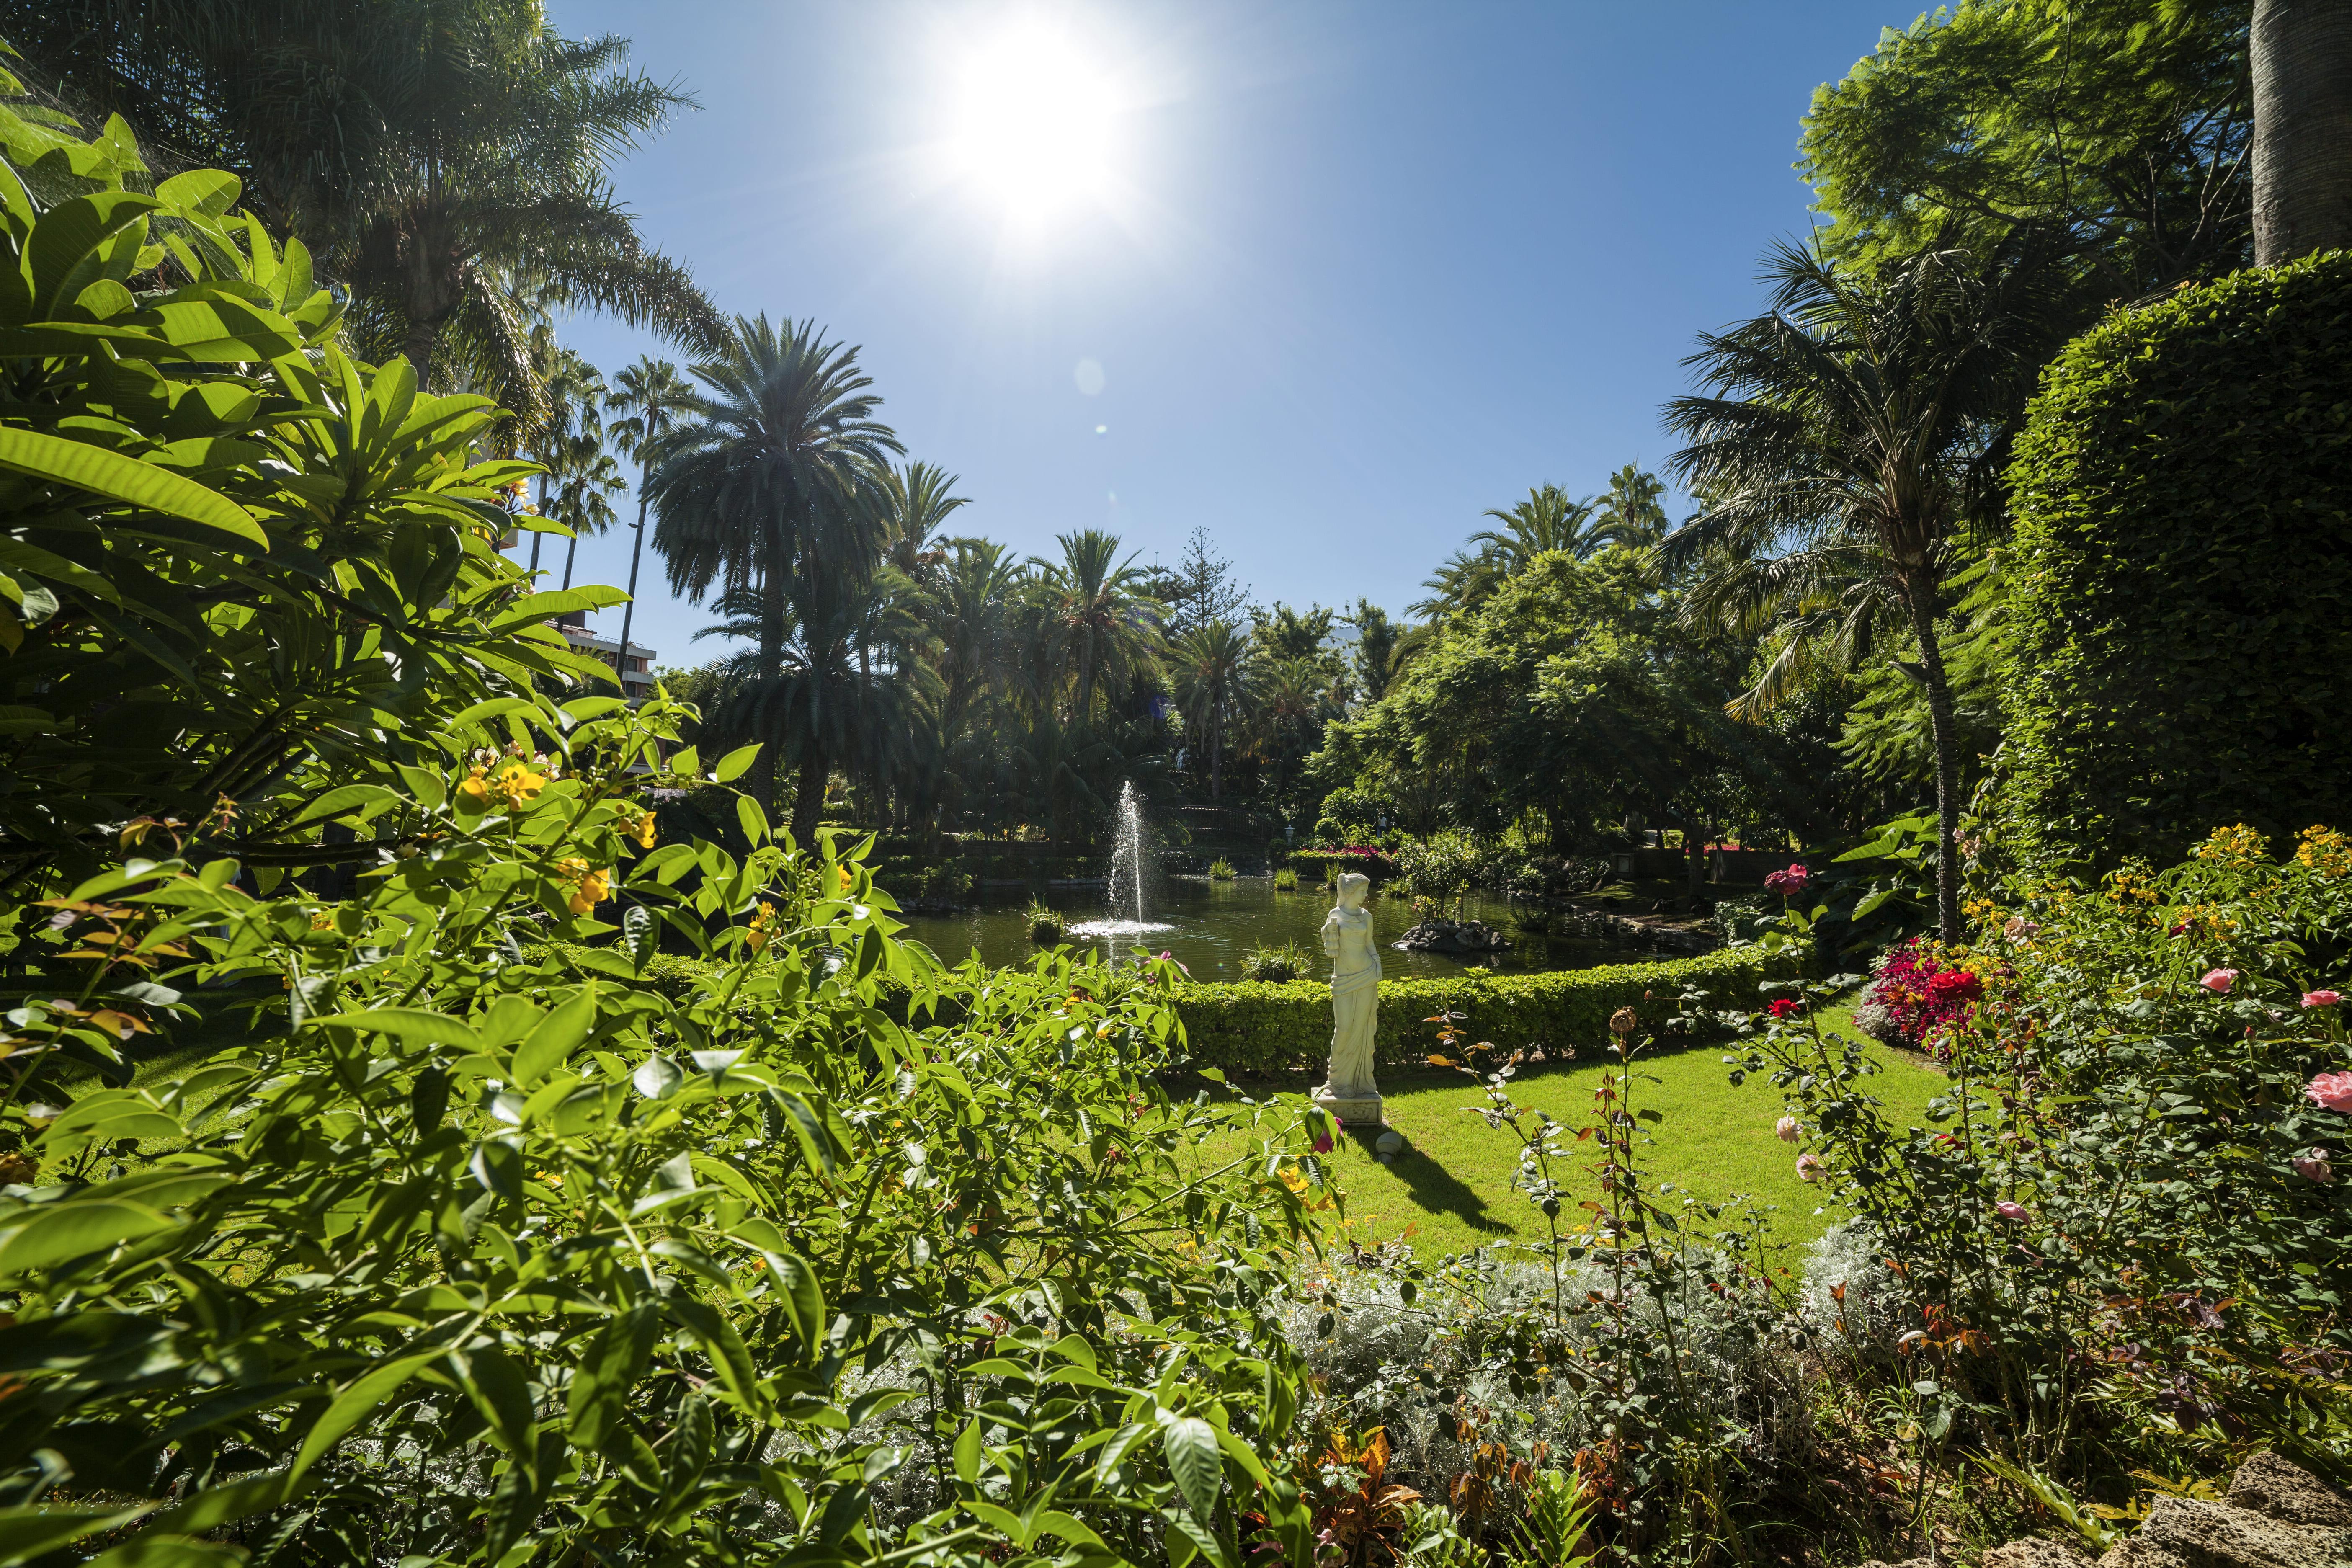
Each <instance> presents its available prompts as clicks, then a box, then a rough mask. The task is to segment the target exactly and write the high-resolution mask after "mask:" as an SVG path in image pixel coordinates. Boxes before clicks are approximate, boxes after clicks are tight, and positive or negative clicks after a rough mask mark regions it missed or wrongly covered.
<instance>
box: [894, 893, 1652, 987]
mask: <svg viewBox="0 0 2352 1568" xmlns="http://www.w3.org/2000/svg"><path fill="white" fill-rule="evenodd" d="M1105 900H1106V895H1105V893H1104V892H1103V891H1102V890H1101V889H1063V890H1057V891H1055V892H1053V893H1051V894H1048V895H1047V896H1046V898H1045V903H1046V904H1048V905H1049V906H1051V907H1052V908H1053V909H1055V910H1059V911H1060V912H1062V913H1063V914H1064V915H1066V916H1067V917H1068V919H1069V921H1070V922H1071V926H1072V931H1071V933H1070V935H1069V936H1068V937H1067V938H1066V942H1067V945H1069V946H1072V947H1087V946H1092V947H1093V948H1094V949H1095V950H1096V951H1097V952H1099V953H1101V954H1102V955H1103V956H1104V957H1106V958H1109V959H1113V960H1119V959H1125V958H1128V957H1130V956H1132V955H1133V954H1134V953H1136V952H1139V951H1140V952H1150V953H1158V952H1162V951H1165V952H1171V953H1173V954H1175V956H1176V957H1177V959H1178V960H1180V961H1181V963H1183V964H1184V966H1185V967H1186V968H1187V969H1189V970H1191V971H1192V976H1193V978H1194V979H1196V980H1239V979H1240V978H1242V960H1243V959H1244V957H1246V956H1248V954H1249V952H1251V950H1252V949H1254V948H1256V947H1258V946H1259V945H1261V944H1263V945H1265V946H1267V947H1279V946H1281V945H1282V944H1283V943H1284V942H1297V944H1298V945H1299V946H1300V947H1302V948H1304V949H1306V950H1307V955H1308V958H1309V960H1310V965H1309V968H1308V970H1307V973H1308V975H1309V977H1311V978H1315V979H1327V978H1328V976H1329V973H1330V972H1329V970H1328V968H1326V967H1325V964H1326V960H1325V959H1324V957H1323V946H1322V938H1321V935H1320V933H1321V931H1322V929H1323V917H1324V916H1325V915H1326V914H1328V912H1329V911H1330V909H1331V902H1332V899H1331V895H1330V893H1328V892H1327V891H1326V890H1324V889H1321V888H1319V887H1313V886H1309V887H1304V888H1301V889H1299V890H1298V891H1297V892H1295V893H1284V892H1276V890H1275V888H1274V883H1273V881H1272V879H1269V878H1265V877H1243V878H1238V879H1235V880H1234V881H1230V882H1213V881H1211V880H1209V879H1207V878H1206V877H1167V878H1162V879H1160V880H1159V881H1158V883H1157V884H1156V885H1155V886H1154V887H1153V888H1152V889H1151V892H1150V900H1149V902H1148V904H1147V906H1146V909H1145V923H1144V926H1143V929H1141V930H1138V929H1136V927H1135V925H1134V922H1133V921H1132V920H1131V919H1127V920H1116V921H1115V920H1113V919H1112V918H1111V917H1110V916H1109V914H1108V912H1107V911H1106V910H1105V909H1104V903H1105ZM1028 905H1029V899H1028V896H1027V895H1026V894H1020V893H1013V892H1010V891H1007V892H1003V893H1001V894H999V895H997V896H996V897H995V898H987V897H985V896H984V895H983V897H982V900H981V902H980V904H979V907H978V908H976V909H974V910H971V912H969V913H966V914H961V915H908V916H904V917H902V918H903V919H905V921H906V922H907V925H908V931H907V935H908V936H909V937H912V938H913V939H914V940H915V941H917V942H922V943H923V944H924V945H925V946H927V947H929V948H930V949H931V951H933V952H936V953H938V954H939V955H940V958H942V959H944V960H945V961H947V962H948V963H962V962H963V960H964V959H965V958H966V957H968V956H969V955H970V954H971V952H974V951H977V952H979V954H980V957H981V961H982V963H988V964H992V965H996V966H1000V967H1002V966H1004V965H1019V964H1025V963H1028V962H1029V961H1030V959H1031V958H1033V957H1034V956H1035V954H1036V952H1037V948H1036V945H1035V944H1034V943H1033V942H1031V941H1030V940H1029V922H1028V920H1027V919H1026V917H1025V914H1024V911H1025V910H1027V908H1028ZM1371 910H1372V921H1373V931H1374V933H1375V935H1376V936H1377V937H1378V939H1379V942H1380V943H1381V973H1382V974H1384V975H1386V976H1389V977H1391V978H1396V977H1401V976H1404V975H1409V974H1459V973H1462V971H1463V970H1464V969H1465V968H1467V967H1469V966H1470V965H1471V964H1473V963H1484V964H1485V965H1486V967H1487V968H1489V969H1496V970H1517V971H1526V970H1537V969H1589V968H1591V967H1592V966H1593V965H1595V964H1601V963H1632V962H1633V961H1635V960H1638V959H1641V958H1645V957H1648V956H1650V954H1649V952H1647V950H1645V949H1643V948H1638V947H1633V946H1629V945H1619V944H1616V943H1613V942H1603V941H1595V940H1593V939H1591V938H1585V937H1568V936H1559V935H1549V934H1545V933H1540V932H1538V933H1532V934H1531V933H1529V932H1526V931H1520V930H1518V929H1517V928H1516V927H1515V926H1514V925H1513V923H1512V921H1511V910H1510V906H1509V905H1508V904H1507V903H1506V902H1505V901H1504V900H1499V899H1472V900H1469V901H1468V902H1467V904H1466V905H1465V912H1466V913H1467V914H1468V915H1469V916H1470V917H1471V918H1473V919H1475V920H1483V921H1486V922H1487V923H1488V924H1490V925H1493V926H1495V927H1496V928H1498V929H1500V930H1501V931H1504V932H1505V933H1506V934H1507V935H1508V936H1509V937H1510V939H1511V943H1512V945H1511V948H1510V950H1509V951H1508V952H1500V953H1491V954H1484V955H1476V956H1465V957H1454V956H1451V955H1449V954H1445V953H1438V952H1398V951H1397V950H1396V949H1395V948H1393V947H1391V945H1390V944H1391V943H1392V942H1395V941H1396V940H1397V938H1399V937H1401V936H1402V935H1403V934H1404V933H1405V932H1406V931H1408V930H1410V929H1411V928H1412V901H1411V900H1408V899H1402V898H1393V899H1390V898H1380V897H1377V896H1376V897H1375V898H1374V899H1373V900H1372V903H1371Z"/></svg>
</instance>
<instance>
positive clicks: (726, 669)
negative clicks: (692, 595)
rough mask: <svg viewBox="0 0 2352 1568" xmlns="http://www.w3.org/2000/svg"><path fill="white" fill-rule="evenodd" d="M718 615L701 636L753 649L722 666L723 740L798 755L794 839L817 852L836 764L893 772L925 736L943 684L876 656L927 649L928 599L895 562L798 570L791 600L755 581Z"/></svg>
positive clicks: (723, 603) (717, 712) (725, 597)
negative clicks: (917, 737) (921, 718)
mask: <svg viewBox="0 0 2352 1568" xmlns="http://www.w3.org/2000/svg"><path fill="white" fill-rule="evenodd" d="M714 607H715V608H716V609H717V610H718V611H719V616H721V619H720V620H719V621H718V622H717V623H715V624H713V625H711V626H705V627H704V628H703V629H702V630H700V631H698V632H697V633H695V636H696V637H697V638H701V637H729V638H733V639H737V640H740V641H743V642H747V643H749V644H751V646H750V647H746V648H744V649H742V650H741V651H740V652H737V653H735V654H732V655H730V656H729V657H727V658H723V659H721V660H720V661H719V679H718V681H717V691H716V693H715V700H714V701H713V704H712V710H711V713H710V715H709V723H711V724H713V725H715V726H716V727H717V729H718V730H719V731H720V732H721V733H725V734H730V735H745V736H751V737H753V738H757V739H761V740H763V741H769V742H774V743H781V744H782V746H783V747H784V748H785V749H786V750H789V751H791V752H793V754H794V755H796V756H797V757H798V758H799V759H800V781H799V786H798V790H799V793H798V794H797V795H795V797H794V799H793V823H792V831H793V838H794V839H795V841H797V842H798V843H800V844H801V845H802V846H803V847H813V846H814V844H815V842H816V827H817V823H818V820H819V818H820V817H821V816H822V815H823V811H824V790H825V782H826V780H827V779H828V778H829V777H830V776H831V775H832V772H833V769H834V767H835V765H836V764H840V765H842V766H844V767H845V768H846V769H848V770H850V771H852V772H857V771H865V772H869V773H882V772H886V771H887V770H888V769H889V768H890V767H891V766H892V765H893V764H894V763H898V762H900V761H902V760H903V758H902V757H901V755H900V754H899V752H900V750H901V748H902V747H903V746H904V744H905V737H907V736H909V735H911V734H912V733H913V732H914V731H916V730H917V729H918V728H919V725H918V722H917V719H918V709H919V707H920V706H922V705H923V704H926V703H928V702H930V701H932V700H935V699H936V697H937V693H938V678H937V677H936V676H935V675H933V674H932V672H931V670H930V668H929V666H928V665H927V664H926V663H925V662H924V661H923V660H921V659H920V658H909V659H906V660H904V661H902V662H891V661H882V662H878V663H877V661H876V660H875V659H874V658H872V655H873V653H874V652H875V651H876V650H877V649H878V648H885V647H912V648H921V647H925V646H926V644H927V643H928V641H929V633H928V631H927V630H926V628H925V626H924V623H923V620H922V616H921V615H920V605H919V595H918V593H917V591H916V588H915V585H914V584H912V583H910V582H908V580H907V579H906V578H905V577H904V576H902V575H901V574H899V573H898V572H897V571H896V570H895V569H893V568H890V567H887V566H885V567H882V568H880V569H879V570H878V571H875V572H872V573H868V574H864V575H858V574H850V573H845V572H808V573H803V574H798V575H795V576H794V577H793V579H792V591H791V593H790V594H789V595H787V596H786V597H785V598H784V599H783V600H782V602H781V603H780V602H779V601H777V600H775V599H773V598H772V597H771V596H770V595H767V594H766V593H764V592H763V591H761V587H760V586H759V585H755V584H746V585H743V586H740V587H737V588H733V589H730V590H729V591H728V592H726V593H724V594H721V595H719V600H718V603H717V605H715V606H714ZM779 610H781V612H782V619H781V621H778V620H776V619H775V617H776V616H777V613H778V611H779ZM771 647H772V648H774V649H775V650H777V657H776V658H775V660H774V662H773V664H772V665H771V663H770V662H769V658H768V653H767V650H768V649H770V648H771Z"/></svg>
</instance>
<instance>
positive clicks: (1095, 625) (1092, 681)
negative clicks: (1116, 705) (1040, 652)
mask: <svg viewBox="0 0 2352 1568" xmlns="http://www.w3.org/2000/svg"><path fill="white" fill-rule="evenodd" d="M1056 542H1058V543H1059V544H1060V545H1061V547H1062V559H1061V560H1059V561H1058V562H1055V561H1045V560H1043V559H1040V558H1038V557H1035V556H1032V557H1031V558H1030V561H1029V564H1030V565H1032V566H1033V567H1034V568H1036V570H1037V573H1038V575H1039V583H1040V586H1041V587H1042V588H1043V590H1044V595H1043V605H1042V613H1043V616H1044V622H1045V639H1046V647H1047V649H1048V650H1049V652H1050V654H1051V656H1052V658H1053V659H1054V661H1055V666H1056V668H1057V670H1058V671H1059V672H1060V673H1062V674H1064V675H1066V676H1069V677H1071V678H1073V679H1075V680H1076V709H1075V710H1074V711H1075V712H1076V716H1077V717H1078V718H1079V719H1080V720H1081V721H1083V720H1084V719H1085V718H1086V717H1087V715H1088V714H1089V713H1090V712H1092V711H1093V709H1094V699H1095V689H1096V687H1097V685H1098V684H1101V683H1104V682H1108V683H1109V685H1110V686H1111V687H1112V688H1114V689H1118V688H1124V687H1126V686H1129V685H1131V684H1133V683H1134V682H1135V681H1136V680H1137V679H1140V678H1141V677H1142V676H1144V675H1145V674H1147V673H1148V672H1149V671H1150V669H1151V668H1152V665H1153V663H1154V658H1155V655H1156V654H1157V652H1158V647H1157V645H1158V642H1159V637H1160V602H1159V601H1158V600H1156V599H1154V598H1152V597H1151V596H1150V595H1149V594H1147V593H1146V592H1145V591H1144V587H1143V584H1144V583H1145V581H1146V580H1147V578H1148V576H1149V574H1147V573H1146V572H1144V571H1142V570H1141V569H1139V567H1137V566H1136V564H1135V557H1134V556H1133V555H1129V557H1128V558H1127V559H1126V560H1125V561H1120V560H1119V559H1118V536H1117V535H1115V534H1109V533H1105V532H1103V531H1101V530H1099V529H1093V528H1088V529H1082V530H1080V531H1078V532H1076V533H1065V534H1061V535H1059V536H1058V537H1057V540H1056Z"/></svg>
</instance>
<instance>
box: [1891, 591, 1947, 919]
mask: <svg viewBox="0 0 2352 1568" xmlns="http://www.w3.org/2000/svg"><path fill="white" fill-rule="evenodd" d="M1904 598H1905V599H1906V600H1907V601H1908V602H1909V605H1910V609H1911V633H1912V636H1914V637H1916V638H1917V639H1918V642H1919V670H1920V673H1921V675H1922V676H1923V677H1924V678H1925V679H1926V681H1927V728H1928V732H1929V733H1930V735H1931V736H1933V738H1934V740H1935V743H1936V935H1937V940H1939V941H1941V942H1944V943H1945V944H1946V945H1947V946H1953V947H1957V946H1958V945H1959V942H1960V934H1961V932H1960V865H1959V855H1958V842H1957V841H1958V838H1959V834H1960V734H1959V726H1958V723H1957V722H1956V721H1955V720H1954V718H1953V714H1952V687H1951V683H1950V681H1948V679H1946V678H1945V675H1944V649H1943V645H1942V644H1941V643H1939V642H1937V640H1936V589H1935V585H1934V584H1932V583H1928V582H1915V583H1912V584H1909V585H1908V586H1907V588H1906V592H1905V594H1904Z"/></svg>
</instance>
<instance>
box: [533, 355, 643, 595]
mask: <svg viewBox="0 0 2352 1568" xmlns="http://www.w3.org/2000/svg"><path fill="white" fill-rule="evenodd" d="M541 385H542V386H543V387H544V388H545V391H546V399H545V408H546V414H545V416H544V417H542V418H541V420H540V421H539V422H538V424H537V425H536V426H533V427H532V429H531V430H530V433H529V435H528V436H527V437H525V445H524V450H526V451H527V452H529V453H530V457H531V458H532V460H534V461H535V462H537V463H538V464H539V465H540V466H541V468H544V469H545V470H546V471H545V472H544V473H542V474H541V475H540V476H539V510H540V515H541V516H542V517H545V518H547V519H549V520H550V521H555V522H560V523H562V524H563V526H564V527H566V528H568V529H570V530H571V531H572V539H571V542H570V543H569V544H567V545H566V546H565V548H564V552H563V586H564V587H566V588H569V587H571V586H572V566H573V564H574V563H576V562H577V561H578V560H579V558H580V536H581V535H582V534H583V533H602V532H604V531H605V530H606V529H608V528H610V527H612V526H613V503H612V500H611V499H610V498H611V497H612V496H613V495H614V493H615V492H617V491H619V490H621V489H625V488H626V482H625V480H623V479H622V478H621V470H620V468H619V466H618V465H616V464H615V463H614V461H613V458H612V456H611V454H610V453H608V452H606V451H605V450H604V401H605V397H606V391H605V386H604V377H603V376H602V375H600V374H597V370H596V367H595V366H594V365H593V364H590V363H588V362H587V361H586V360H584V359H582V358H581V357H580V356H579V355H578V354H576V353H572V351H571V350H570V349H555V350H554V351H553V352H552V353H551V355H550V356H549V360H548V362H547V369H546V372H545V374H544V377H543V379H542V381H541ZM543 537H544V536H543V535H541V534H536V533H535V534H533V535H531V541H530V564H531V568H532V570H534V571H536V570H537V569H538V567H539V546H540V541H541V538H543Z"/></svg>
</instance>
